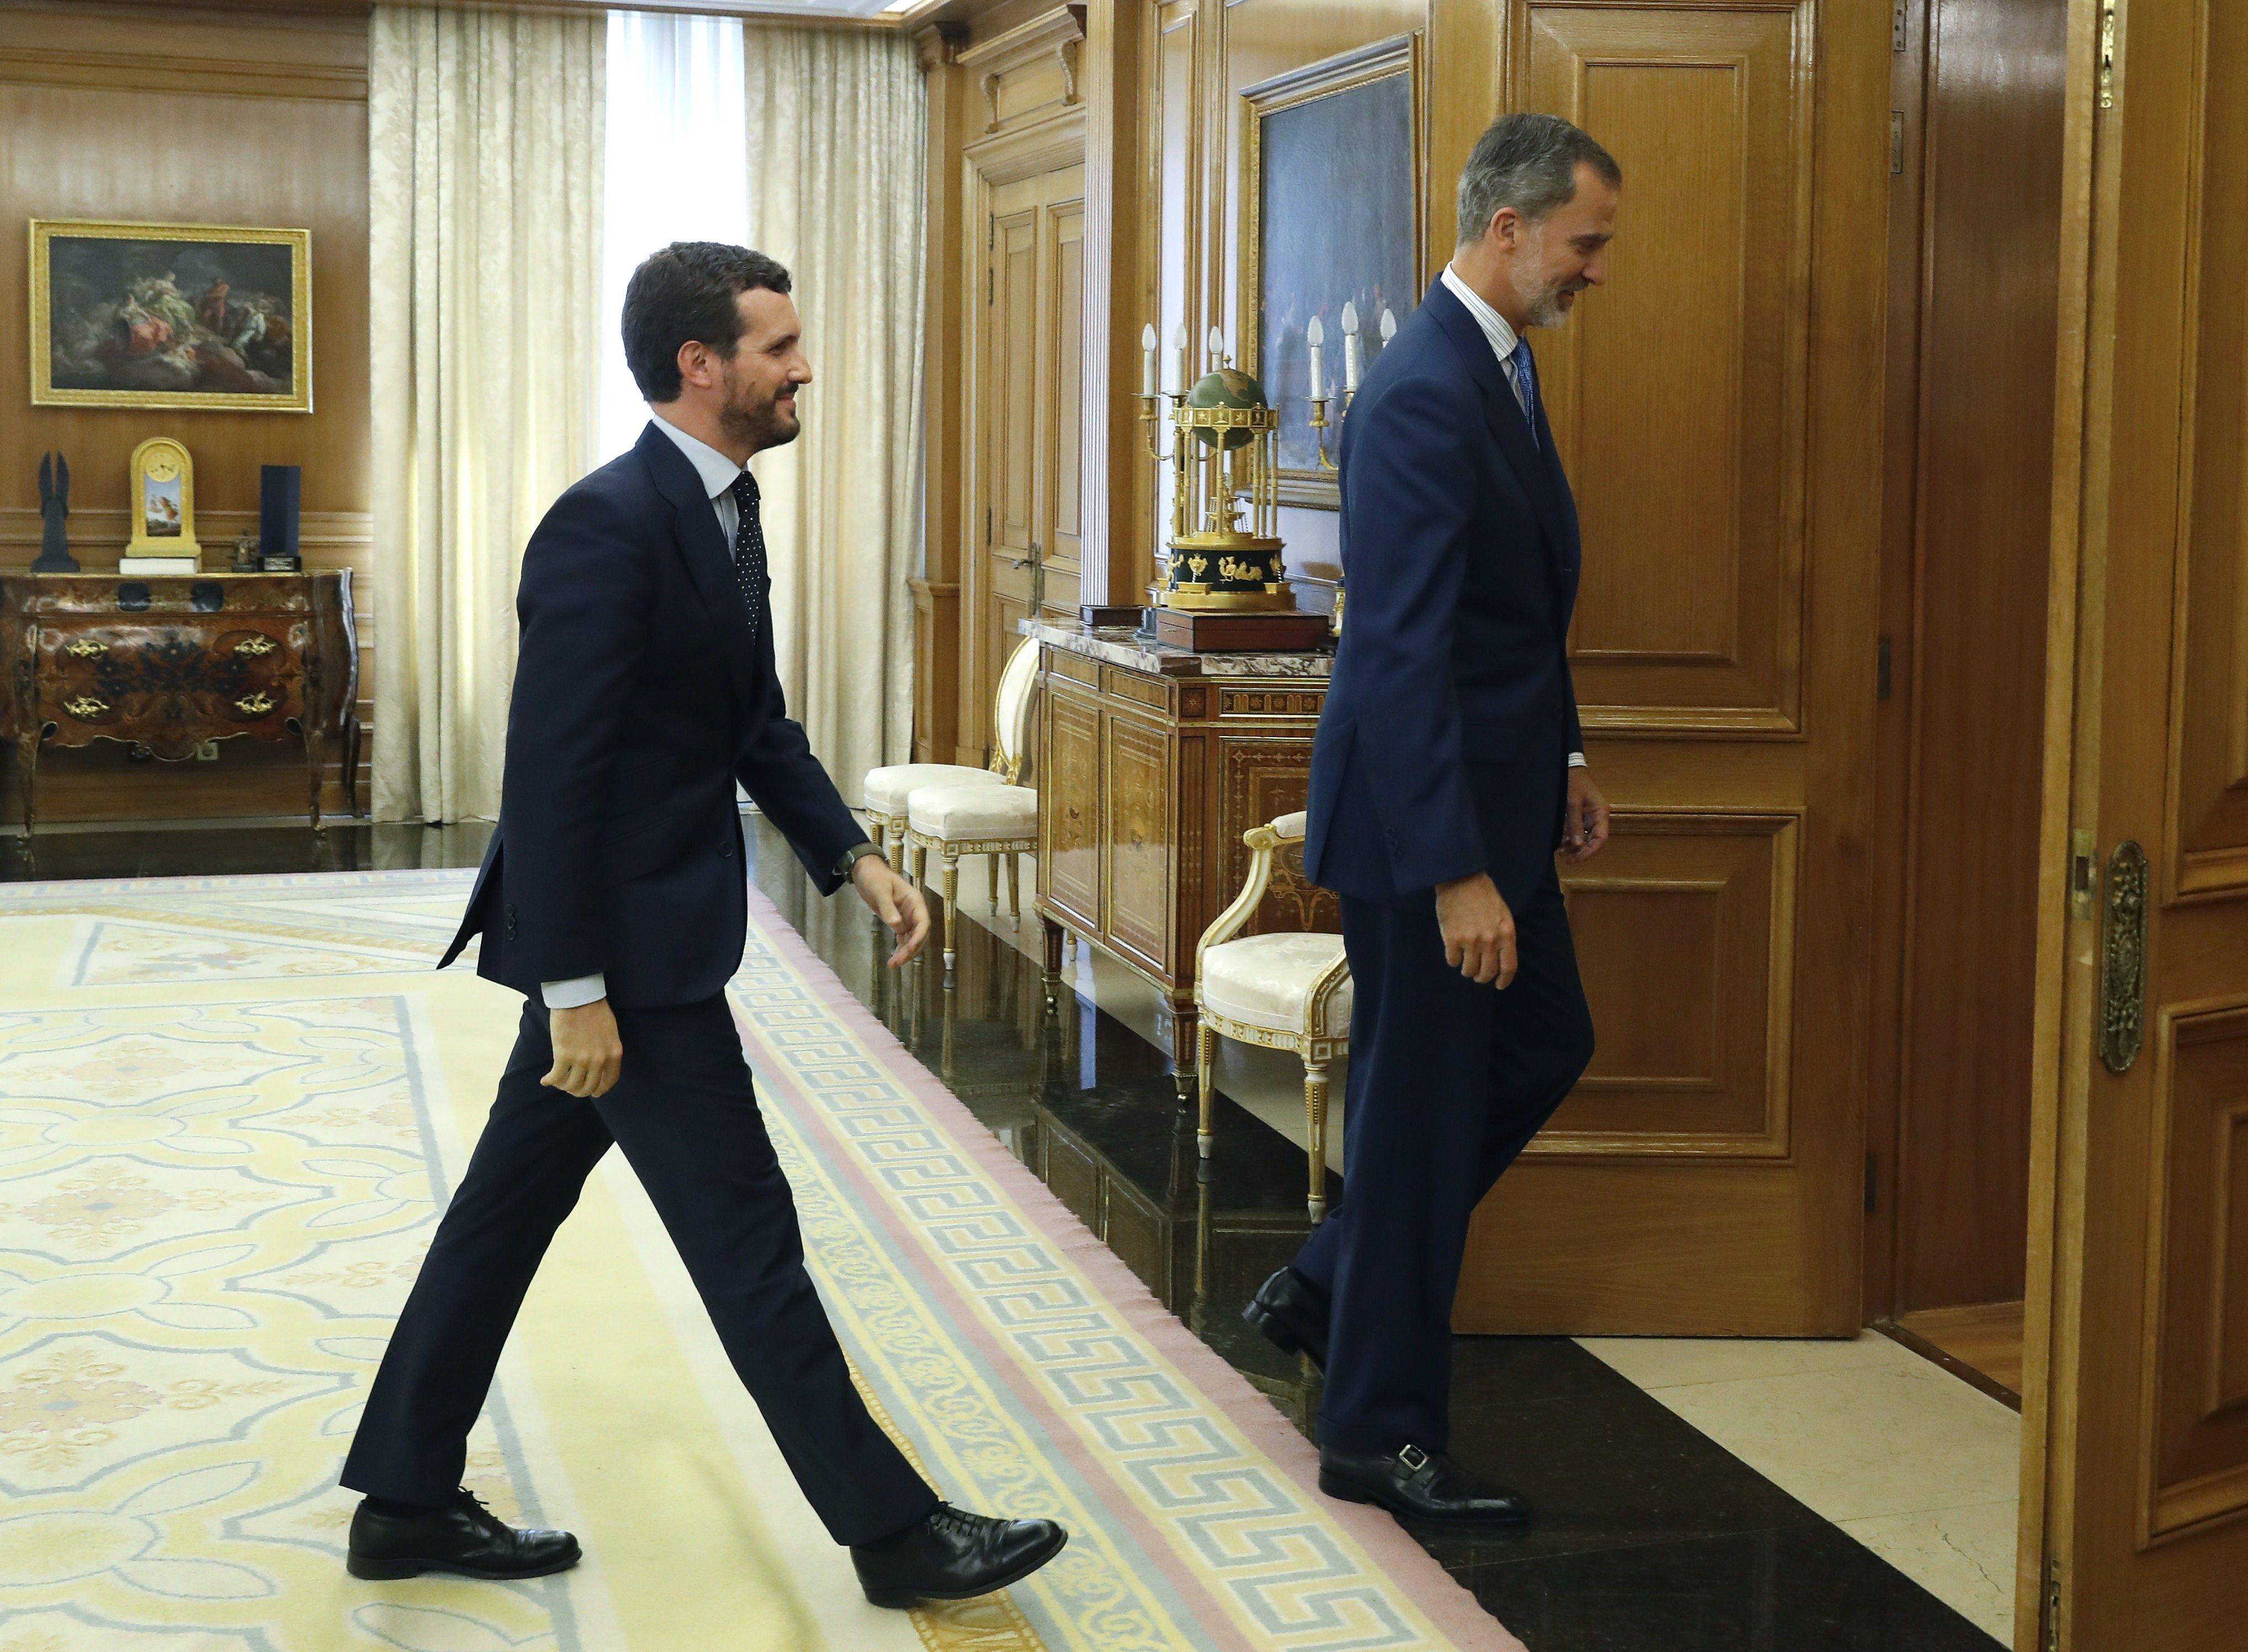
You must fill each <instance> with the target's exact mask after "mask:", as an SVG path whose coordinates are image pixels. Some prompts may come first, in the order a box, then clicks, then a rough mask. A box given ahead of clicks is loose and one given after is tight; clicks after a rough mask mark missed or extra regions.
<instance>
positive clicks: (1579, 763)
mask: <svg viewBox="0 0 2248 1652" xmlns="http://www.w3.org/2000/svg"><path fill="white" fill-rule="evenodd" d="M1569 766H1570V767H1571V768H1573V769H1587V768H1590V767H1591V766H1592V765H1591V764H1588V763H1587V762H1586V761H1585V754H1584V753H1583V752H1581V751H1572V752H1571V753H1569Z"/></svg>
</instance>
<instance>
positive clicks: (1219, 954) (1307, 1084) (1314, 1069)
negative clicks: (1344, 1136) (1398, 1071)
mask: <svg viewBox="0 0 2248 1652" xmlns="http://www.w3.org/2000/svg"><path fill="white" fill-rule="evenodd" d="M1241 840H1242V841H1243V842H1244V843H1246V844H1247V845H1248V846H1249V847H1250V849H1251V851H1252V857H1251V860H1250V862H1249V880H1248V881H1247V882H1246V883H1244V885H1243V886H1242V888H1241V893H1240V895H1237V896H1236V897H1235V899H1234V902H1233V904H1232V905H1231V906H1230V907H1228V908H1226V909H1225V910H1224V911H1223V912H1222V913H1220V914H1219V915H1218V918H1217V922H1215V923H1213V924H1211V925H1210V928H1209V929H1205V930H1203V937H1202V941H1201V943H1200V944H1199V945H1197V946H1196V948H1195V1004H1196V1007H1197V1008H1198V1009H1199V1010H1200V1011H1201V1012H1202V1031H1201V1035H1200V1038H1199V1041H1198V1042H1197V1045H1196V1051H1195V1066H1196V1078H1197V1079H1198V1080H1200V1081H1201V1086H1202V1128H1201V1129H1200V1131H1199V1132H1198V1133H1197V1141H1196V1145H1197V1146H1198V1147H1199V1148H1201V1150H1202V1155H1203V1157H1204V1158H1208V1157H1209V1156H1210V1141H1211V1131H1210V1110H1211V1105H1212V1102H1213V1100H1214V1093H1213V1092H1212V1090H1211V1089H1210V1065H1211V1062H1212V1059H1213V1058H1214V1057H1215V1056H1216V1055H1217V1041H1218V1039H1219V1038H1233V1039H1236V1040H1237V1041H1238V1042H1240V1043H1243V1044H1258V1045H1264V1046H1265V1048H1267V1049H1271V1050H1293V1051H1294V1052H1296V1054H1297V1057H1298V1058H1299V1059H1300V1060H1301V1061H1302V1062H1303V1064H1304V1113H1305V1116H1306V1122H1307V1123H1308V1124H1309V1126H1310V1133H1311V1144H1310V1148H1309V1149H1308V1151H1309V1154H1310V1157H1311V1198H1310V1207H1311V1212H1312V1221H1314V1222H1318V1221H1320V1220H1322V1219H1323V1218H1324V1217H1326V1213H1327V1198H1326V1188H1327V1066H1328V1064H1329V1063H1331V1062H1332V1061H1333V1059H1335V1058H1336V1057H1337V1056H1339V1055H1344V1054H1347V1053H1348V1052H1349V1050H1350V1006H1351V984H1350V960H1349V959H1348V958H1347V957H1346V956H1344V954H1343V949H1342V937H1341V936H1339V935H1305V934H1297V933H1293V932H1283V933H1276V934H1272V935H1243V934H1242V933H1241V931H1242V929H1244V928H1245V927H1247V925H1248V922H1249V920H1250V919H1251V917H1252V916H1253V915H1255V914H1256V911H1257V905H1258V902H1259V901H1262V900H1263V899H1264V898H1265V890H1266V889H1267V888H1270V887H1271V882H1272V861H1273V857H1274V856H1275V855H1276V854H1278V853H1280V852H1281V851H1282V850H1283V849H1284V848H1285V847H1288V846H1291V845H1294V844H1299V843H1301V842H1302V841H1303V840H1304V815H1303V812H1302V811H1300V810H1299V811H1298V812H1296V813H1294V814H1284V815H1282V816H1281V817H1280V818H1279V819H1277V820H1275V821H1273V822H1272V823H1271V825H1269V826H1251V827H1250V828H1249V830H1248V831H1246V832H1244V833H1242V834H1241Z"/></svg>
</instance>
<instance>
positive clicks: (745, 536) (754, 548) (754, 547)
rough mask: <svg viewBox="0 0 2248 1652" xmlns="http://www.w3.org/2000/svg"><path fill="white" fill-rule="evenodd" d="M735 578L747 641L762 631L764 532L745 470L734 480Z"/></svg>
mask: <svg viewBox="0 0 2248 1652" xmlns="http://www.w3.org/2000/svg"><path fill="white" fill-rule="evenodd" d="M730 491H731V492H732V494H733V496H734V512H735V518H734V578H735V579H737V580H739V581H740V582H741V586H742V602H743V605H744V607H747V608H748V609H749V611H750V641H751V642H755V641H757V637H758V635H759V634H761V633H762V632H763V631H764V628H765V531H764V525H763V524H761V523H759V522H758V520H757V478H756V477H755V476H751V475H750V473H749V472H748V471H746V470H744V471H743V472H742V474H741V475H739V476H736V477H735V478H734V485H733V487H732V489H731V490H730Z"/></svg>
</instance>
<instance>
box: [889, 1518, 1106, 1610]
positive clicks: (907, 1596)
mask: <svg viewBox="0 0 2248 1652" xmlns="http://www.w3.org/2000/svg"><path fill="white" fill-rule="evenodd" d="M1068 1541H1069V1533H1068V1532H1065V1531H1063V1530H1062V1529H1061V1527H1059V1526H1058V1525H1055V1524H1054V1523H1053V1522H1052V1520H997V1519H994V1518H991V1517H990V1515H988V1514H970V1513H969V1512H968V1511H966V1510H964V1509H956V1508H954V1507H953V1506H952V1505H950V1504H949V1503H940V1504H938V1505H936V1507H935V1508H933V1509H931V1510H930V1511H929V1513H928V1514H927V1515H926V1516H925V1517H923V1518H922V1519H921V1520H920V1521H919V1522H918V1523H917V1524H915V1525H909V1526H908V1527H907V1528H906V1529H905V1530H904V1531H903V1532H900V1533H899V1534H898V1535H897V1536H896V1537H894V1538H886V1539H883V1540H882V1541H881V1542H880V1543H864V1544H860V1543H854V1544H853V1545H852V1546H851V1564H852V1565H853V1566H855V1567H857V1568H858V1572H859V1587H860V1588H862V1589H864V1590H865V1591H866V1592H867V1599H868V1600H869V1601H873V1602H874V1604H875V1605H876V1606H891V1607H908V1606H911V1605H913V1604H914V1603H915V1601H972V1600H974V1599H975V1598H976V1597H977V1595H979V1594H992V1593H993V1592H995V1591H997V1590H999V1589H1004V1588H1005V1587H1008V1586H1009V1585H1010V1584H1015V1583H1020V1582H1021V1581H1022V1580H1024V1579H1025V1578H1026V1577H1028V1576H1030V1575H1031V1573H1033V1572H1035V1571H1037V1570H1038V1568H1039V1567H1040V1566H1044V1565H1045V1563H1046V1562H1047V1561H1049V1560H1051V1559H1053V1558H1054V1556H1056V1555H1057V1554H1059V1553H1061V1551H1062V1546H1063V1545H1064V1544H1066V1543H1067V1542H1068Z"/></svg>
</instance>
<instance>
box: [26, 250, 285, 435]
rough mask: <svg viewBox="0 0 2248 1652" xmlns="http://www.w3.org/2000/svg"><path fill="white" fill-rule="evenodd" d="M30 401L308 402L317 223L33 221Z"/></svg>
mask: <svg viewBox="0 0 2248 1652" xmlns="http://www.w3.org/2000/svg"><path fill="white" fill-rule="evenodd" d="M30 242H31V285H30V288H29V291H30V293H31V306H30V307H31V404H32V405H33V406H34V407H42V408H169V409H182V410H184V409H207V410H226V411H233V412H254V411H256V412H271V413H310V412H311V411H312V231H311V230H284V229H259V228H250V227H246V226H239V225H231V224H211V223H108V222H104V221H100V220H95V219H86V218H34V219H32V220H31V236H30Z"/></svg>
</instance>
